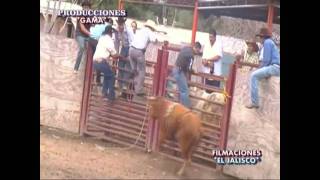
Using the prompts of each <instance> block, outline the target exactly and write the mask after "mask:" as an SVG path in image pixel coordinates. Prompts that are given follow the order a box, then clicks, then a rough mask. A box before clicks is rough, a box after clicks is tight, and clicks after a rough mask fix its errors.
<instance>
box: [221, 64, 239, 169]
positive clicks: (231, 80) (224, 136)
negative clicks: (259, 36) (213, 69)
mask: <svg viewBox="0 0 320 180" xmlns="http://www.w3.org/2000/svg"><path fill="white" fill-rule="evenodd" d="M236 64H237V62H236V63H233V64H231V65H230V70H229V75H228V79H227V83H226V91H227V94H228V95H229V97H227V98H226V99H227V101H226V104H225V107H224V111H223V118H222V125H221V139H220V149H221V150H225V149H226V147H227V141H228V131H229V122H230V115H231V107H232V98H233V90H234V84H235V75H236V71H237V68H236V67H237V65H236ZM218 169H219V170H221V171H223V166H219V167H218Z"/></svg>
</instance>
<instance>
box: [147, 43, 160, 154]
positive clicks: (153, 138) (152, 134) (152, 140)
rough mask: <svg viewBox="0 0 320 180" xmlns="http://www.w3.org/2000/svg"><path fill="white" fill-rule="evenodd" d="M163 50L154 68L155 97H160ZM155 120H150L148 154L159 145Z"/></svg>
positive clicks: (158, 55) (153, 92) (153, 88)
mask: <svg viewBox="0 0 320 180" xmlns="http://www.w3.org/2000/svg"><path fill="white" fill-rule="evenodd" d="M162 53H163V50H162V49H158V54H157V63H156V65H155V68H154V75H153V87H152V94H153V95H154V96H157V95H158V91H159V81H160V72H161V64H162ZM156 124H157V123H156V121H155V119H151V118H150V119H149V124H148V136H147V137H148V142H147V143H148V152H150V151H151V150H156V149H155V148H156V143H157V136H158V134H157V132H156V131H157V126H158V125H156Z"/></svg>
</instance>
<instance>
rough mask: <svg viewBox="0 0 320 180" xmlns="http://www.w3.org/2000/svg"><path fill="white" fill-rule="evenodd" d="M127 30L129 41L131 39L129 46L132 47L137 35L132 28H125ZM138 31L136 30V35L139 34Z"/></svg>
mask: <svg viewBox="0 0 320 180" xmlns="http://www.w3.org/2000/svg"><path fill="white" fill-rule="evenodd" d="M125 30H126V31H127V32H128V39H129V46H131V44H132V41H133V39H134V36H135V35H136V34H135V33H134V32H133V29H132V27H130V26H129V27H128V26H125ZM137 31H138V30H136V33H137Z"/></svg>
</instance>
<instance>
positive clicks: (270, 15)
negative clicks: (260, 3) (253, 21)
mask: <svg viewBox="0 0 320 180" xmlns="http://www.w3.org/2000/svg"><path fill="white" fill-rule="evenodd" d="M273 17H274V6H273V0H269V4H268V20H267V24H268V28H269V30H270V31H271V32H272V24H273Z"/></svg>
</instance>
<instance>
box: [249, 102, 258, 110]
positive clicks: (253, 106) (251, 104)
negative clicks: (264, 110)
mask: <svg viewBox="0 0 320 180" xmlns="http://www.w3.org/2000/svg"><path fill="white" fill-rule="evenodd" d="M246 108H248V109H252V108H256V109H258V108H259V106H258V105H255V104H253V103H250V104H248V105H246Z"/></svg>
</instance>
